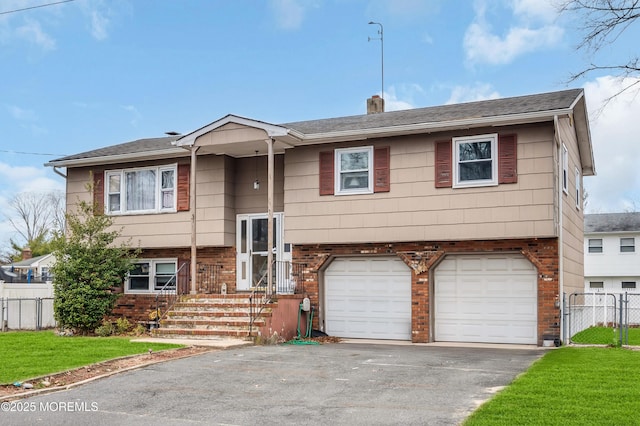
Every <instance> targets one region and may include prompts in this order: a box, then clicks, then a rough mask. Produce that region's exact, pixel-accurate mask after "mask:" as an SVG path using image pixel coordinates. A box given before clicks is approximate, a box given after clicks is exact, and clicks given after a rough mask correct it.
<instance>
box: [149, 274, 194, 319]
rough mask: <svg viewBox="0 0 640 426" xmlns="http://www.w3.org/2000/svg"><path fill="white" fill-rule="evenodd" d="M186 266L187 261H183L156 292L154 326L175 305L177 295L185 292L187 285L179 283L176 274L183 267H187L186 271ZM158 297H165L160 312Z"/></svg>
mask: <svg viewBox="0 0 640 426" xmlns="http://www.w3.org/2000/svg"><path fill="white" fill-rule="evenodd" d="M188 266H189V262H185V263H183V264H182V265H181V266H180V268H178V270H177V271H176V273H175V274H173V275H172V276H171V278H169V280H168V281H167V282H166V283H165V284H164V285H163V286H162V288H160V290H158V292H157V293H156V314H155V322H156V327H159V325H160V320H161V319H162V318H164V316H165V315H167V312H169V310H170V309H171V308H173V305H175V303H176V302H177V300H178V297H179V296H181V295H183V294H186V290H187V288H186V287H188V286H185V285H179V283H178V275H179V274H180V272H181V271H182V270H183V269H184V268H185V267H187V269H186V271H189V269H188ZM186 282H187V283H188V282H189V281H188V280H186ZM160 297H164V299H165V310H164V312H160Z"/></svg>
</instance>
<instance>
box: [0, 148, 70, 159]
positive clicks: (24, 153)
mask: <svg viewBox="0 0 640 426" xmlns="http://www.w3.org/2000/svg"><path fill="white" fill-rule="evenodd" d="M0 152H6V153H7V154H22V155H47V156H50V157H64V156H65V155H66V154H47V153H44V152H22V151H9V150H6V149H0Z"/></svg>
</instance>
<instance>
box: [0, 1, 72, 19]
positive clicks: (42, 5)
mask: <svg viewBox="0 0 640 426" xmlns="http://www.w3.org/2000/svg"><path fill="white" fill-rule="evenodd" d="M72 1H75V0H61V1H56V2H53V3H45V4H41V5H38V6H30V7H25V8H23V9H14V10H7V11H6V12H0V15H7V14H9V13H16V12H24V11H25V10H31V9H38V8H40V7H47V6H55V5H56V4H62V3H70V2H72Z"/></svg>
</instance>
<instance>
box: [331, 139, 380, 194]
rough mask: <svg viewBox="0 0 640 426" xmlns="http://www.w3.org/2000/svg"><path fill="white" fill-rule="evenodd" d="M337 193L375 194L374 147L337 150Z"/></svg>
mask: <svg viewBox="0 0 640 426" xmlns="http://www.w3.org/2000/svg"><path fill="white" fill-rule="evenodd" d="M335 162H336V164H335V170H336V180H335V185H336V187H335V193H336V194H362V193H365V194H369V193H372V192H373V147H372V146H366V147H358V148H346V149H336V151H335Z"/></svg>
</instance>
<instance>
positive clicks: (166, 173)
mask: <svg viewBox="0 0 640 426" xmlns="http://www.w3.org/2000/svg"><path fill="white" fill-rule="evenodd" d="M105 176H106V183H107V185H106V191H105V203H106V205H107V213H108V214H129V213H161V212H173V211H176V165H175V164H174V165H170V166H162V167H145V168H136V169H123V170H109V171H107V172H106V173H105Z"/></svg>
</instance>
